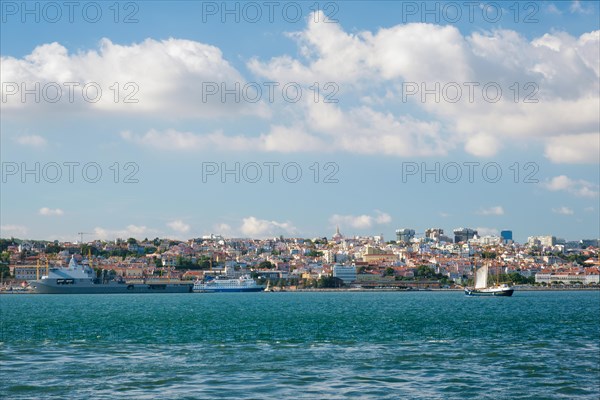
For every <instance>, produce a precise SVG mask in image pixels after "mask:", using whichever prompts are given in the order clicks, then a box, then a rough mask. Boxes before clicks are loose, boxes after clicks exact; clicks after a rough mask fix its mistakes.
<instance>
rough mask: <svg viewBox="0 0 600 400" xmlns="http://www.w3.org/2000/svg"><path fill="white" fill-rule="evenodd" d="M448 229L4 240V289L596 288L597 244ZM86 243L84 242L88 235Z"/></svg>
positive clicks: (598, 265)
mask: <svg viewBox="0 0 600 400" xmlns="http://www.w3.org/2000/svg"><path fill="white" fill-rule="evenodd" d="M453 234H454V235H453V236H447V235H445V234H444V230H443V229H441V228H431V229H427V230H426V231H425V232H424V234H422V235H419V236H420V237H417V235H416V233H415V230H413V229H408V228H404V229H398V230H397V231H396V237H395V238H392V239H390V240H385V238H384V237H383V236H382V235H375V236H354V237H345V236H344V235H343V234H342V233H341V232H340V230H339V228H338V229H337V230H336V232H335V233H334V234H333V235H331V236H330V237H317V238H312V239H305V238H284V237H275V238H270V239H263V240H258V239H235V238H224V237H222V236H221V235H215V234H211V235H207V236H204V237H201V238H194V239H190V240H172V239H160V238H154V239H148V238H145V239H143V240H141V239H136V238H124V239H117V240H114V241H100V240H91V241H85V242H84V241H80V242H77V241H76V242H58V241H32V240H19V239H14V238H13V239H2V240H1V242H0V243H1V255H0V257H2V263H3V264H2V267H1V268H2V280H3V284H2V290H3V291H5V292H6V291H8V290H14V289H17V290H19V288H20V289H23V288H26V287H27V283H28V281H31V280H35V279H39V278H40V276H41V275H43V274H44V273H45V272H46V268H47V267H48V268H50V267H60V266H66V265H67V264H68V263H69V260H70V259H71V258H72V257H73V258H74V259H75V260H76V261H77V262H79V263H83V264H87V265H90V266H91V267H93V268H94V269H95V270H96V271H97V274H98V276H100V271H104V272H103V273H104V274H109V275H111V276H112V277H120V278H122V279H124V280H125V281H129V282H139V281H141V280H149V279H150V280H153V281H155V282H174V281H190V280H198V279H203V278H204V277H205V276H209V275H210V276H215V275H224V276H228V277H231V278H238V277H241V276H245V275H249V276H251V277H252V278H254V279H255V280H256V281H257V282H259V283H263V284H268V285H269V286H270V287H272V288H273V290H275V291H276V290H302V289H304V290H307V289H336V288H337V289H342V288H345V289H387V290H390V289H406V290H410V289H455V288H461V287H463V286H466V285H467V284H468V283H471V284H472V282H473V274H474V272H475V270H476V268H477V267H480V266H482V265H483V264H484V263H485V264H487V265H488V266H489V269H490V274H491V275H492V276H496V277H498V279H499V280H501V281H505V282H510V283H512V284H514V285H518V286H521V287H523V288H579V289H582V288H598V287H599V286H598V285H599V283H600V272H599V267H600V263H599V258H598V240H597V239H596V240H589V239H581V240H578V241H565V240H564V239H560V238H556V237H554V236H551V235H547V236H532V237H529V238H528V241H527V243H523V244H519V243H515V242H514V241H513V240H512V232H511V231H508V230H506V231H502V232H501V235H500V236H478V233H477V231H476V230H474V229H470V228H457V229H455V230H454V231H453ZM82 237H83V235H82Z"/></svg>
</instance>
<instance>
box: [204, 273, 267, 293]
mask: <svg viewBox="0 0 600 400" xmlns="http://www.w3.org/2000/svg"><path fill="white" fill-rule="evenodd" d="M264 289H265V287H264V286H262V285H259V284H257V283H256V282H255V281H254V279H252V278H251V277H249V276H248V275H244V276H241V277H239V278H230V277H227V276H218V277H216V278H214V279H208V278H206V279H204V280H198V281H196V282H195V283H194V288H193V291H194V292H197V293H207V292H260V291H263V290H264Z"/></svg>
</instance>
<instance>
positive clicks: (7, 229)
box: [0, 225, 27, 237]
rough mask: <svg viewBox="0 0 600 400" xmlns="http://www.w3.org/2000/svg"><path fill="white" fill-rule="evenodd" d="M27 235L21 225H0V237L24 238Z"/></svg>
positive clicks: (25, 229)
mask: <svg viewBox="0 0 600 400" xmlns="http://www.w3.org/2000/svg"><path fill="white" fill-rule="evenodd" d="M26 234H27V228H26V227H24V226H23V225H0V236H1V237H10V236H16V237H19V236H24V235H26Z"/></svg>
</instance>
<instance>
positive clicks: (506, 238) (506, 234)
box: [500, 231, 513, 243]
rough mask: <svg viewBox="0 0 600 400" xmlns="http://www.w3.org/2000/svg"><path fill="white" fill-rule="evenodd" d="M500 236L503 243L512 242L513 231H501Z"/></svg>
mask: <svg viewBox="0 0 600 400" xmlns="http://www.w3.org/2000/svg"><path fill="white" fill-rule="evenodd" d="M500 237H501V238H502V242H503V243H510V242H512V240H513V233H512V231H501V232H500Z"/></svg>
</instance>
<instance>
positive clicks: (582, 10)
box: [569, 0, 594, 14]
mask: <svg viewBox="0 0 600 400" xmlns="http://www.w3.org/2000/svg"><path fill="white" fill-rule="evenodd" d="M569 10H570V11H571V13H577V14H591V13H592V12H594V9H593V7H583V6H582V5H581V1H579V0H574V1H573V2H572V3H571V6H570V7H569Z"/></svg>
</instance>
